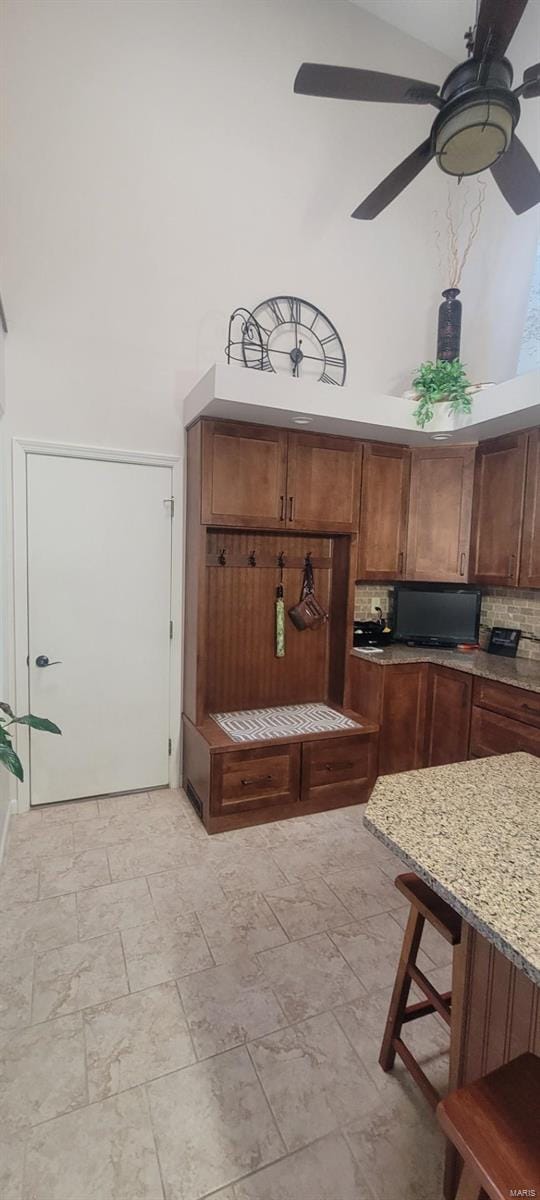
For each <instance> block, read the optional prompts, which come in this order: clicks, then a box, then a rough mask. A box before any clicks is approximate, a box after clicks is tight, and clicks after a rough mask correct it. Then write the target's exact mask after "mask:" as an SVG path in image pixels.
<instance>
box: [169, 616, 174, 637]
mask: <svg viewBox="0 0 540 1200" xmlns="http://www.w3.org/2000/svg"><path fill="white" fill-rule="evenodd" d="M172 638H173V623H172V621H169V639H170V641H171V642H172Z"/></svg>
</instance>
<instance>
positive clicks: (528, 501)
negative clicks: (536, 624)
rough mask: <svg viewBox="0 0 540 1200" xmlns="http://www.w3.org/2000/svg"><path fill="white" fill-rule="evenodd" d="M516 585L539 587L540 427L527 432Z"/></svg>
mask: <svg viewBox="0 0 540 1200" xmlns="http://www.w3.org/2000/svg"><path fill="white" fill-rule="evenodd" d="M519 586H520V587H522V588H540V429H532V430H531V432H530V433H529V441H528V447H527V471H526V480H525V510H524V519H523V540H522V545H521V562H520V568H519Z"/></svg>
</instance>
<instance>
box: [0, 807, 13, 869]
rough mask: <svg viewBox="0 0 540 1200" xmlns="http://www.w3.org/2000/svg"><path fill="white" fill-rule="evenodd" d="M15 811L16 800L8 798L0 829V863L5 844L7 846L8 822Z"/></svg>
mask: <svg viewBox="0 0 540 1200" xmlns="http://www.w3.org/2000/svg"><path fill="white" fill-rule="evenodd" d="M16 812H17V801H16V800H10V802H9V804H8V806H7V809H6V819H5V821H4V828H3V829H2V831H1V833H0V863H1V862H2V860H3V857H4V851H5V849H6V846H7V836H8V830H9V822H10V819H11V817H12V816H14V814H15V813H16Z"/></svg>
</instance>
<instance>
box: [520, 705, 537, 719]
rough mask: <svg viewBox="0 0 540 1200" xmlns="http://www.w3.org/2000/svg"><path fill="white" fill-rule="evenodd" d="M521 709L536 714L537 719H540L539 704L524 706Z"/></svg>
mask: <svg viewBox="0 0 540 1200" xmlns="http://www.w3.org/2000/svg"><path fill="white" fill-rule="evenodd" d="M521 707H522V708H524V709H525V711H526V712H532V713H534V715H535V717H540V708H539V707H538V705H537V704H522V705H521Z"/></svg>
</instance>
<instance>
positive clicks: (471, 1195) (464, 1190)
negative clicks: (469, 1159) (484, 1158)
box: [456, 1163, 486, 1200]
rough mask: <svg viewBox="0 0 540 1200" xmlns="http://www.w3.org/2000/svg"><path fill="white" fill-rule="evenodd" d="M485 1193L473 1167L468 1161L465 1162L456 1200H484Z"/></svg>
mask: <svg viewBox="0 0 540 1200" xmlns="http://www.w3.org/2000/svg"><path fill="white" fill-rule="evenodd" d="M485 1194H486V1193H485V1192H484V1190H483V1188H482V1187H481V1185H480V1184H479V1182H478V1177H477V1176H476V1175H475V1173H474V1171H473V1169H472V1167H470V1166H469V1164H468V1163H465V1166H464V1167H463V1170H462V1172H461V1179H460V1181H459V1187H458V1190H457V1193H456V1200H482V1197H483V1196H485Z"/></svg>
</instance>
